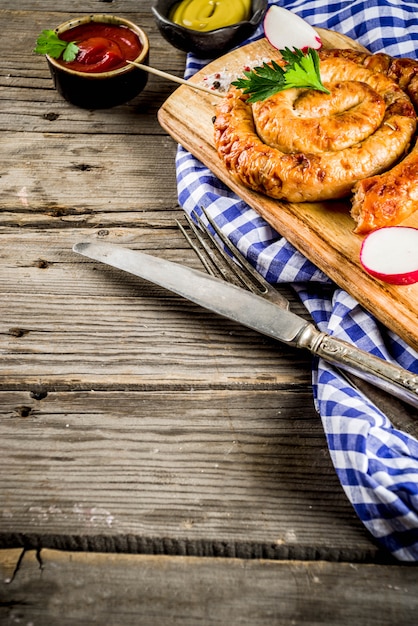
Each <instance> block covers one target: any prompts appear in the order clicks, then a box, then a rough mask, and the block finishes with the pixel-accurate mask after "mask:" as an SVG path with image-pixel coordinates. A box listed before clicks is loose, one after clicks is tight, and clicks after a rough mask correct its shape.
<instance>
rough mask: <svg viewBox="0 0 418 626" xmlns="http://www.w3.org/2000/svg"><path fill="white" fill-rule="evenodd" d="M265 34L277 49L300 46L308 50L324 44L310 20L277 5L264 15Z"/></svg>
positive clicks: (303, 50) (316, 48)
mask: <svg viewBox="0 0 418 626" xmlns="http://www.w3.org/2000/svg"><path fill="white" fill-rule="evenodd" d="M264 34H265V36H266V38H267V39H268V41H269V43H270V44H271V45H272V46H273V48H276V49H277V50H284V49H285V48H290V50H292V49H294V48H298V49H299V50H302V52H306V51H307V49H308V48H313V49H314V50H318V49H319V48H320V47H321V46H322V41H321V38H320V37H319V35H318V33H317V32H316V31H315V30H314V29H313V28H312V26H310V25H309V24H308V22H305V20H303V19H302V18H301V17H299V15H296V14H295V13H292V12H291V11H288V10H287V9H283V8H282V7H278V6H276V5H273V6H272V7H270V8H269V9H268V11H267V13H266V15H265V17H264Z"/></svg>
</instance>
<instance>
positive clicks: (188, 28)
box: [152, 0, 267, 58]
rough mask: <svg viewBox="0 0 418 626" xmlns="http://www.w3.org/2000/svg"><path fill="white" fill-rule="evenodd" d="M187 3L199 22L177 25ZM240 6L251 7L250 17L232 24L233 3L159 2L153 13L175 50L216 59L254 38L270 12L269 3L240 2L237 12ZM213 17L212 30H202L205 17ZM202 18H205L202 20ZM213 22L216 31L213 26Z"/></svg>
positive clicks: (260, 0)
mask: <svg viewBox="0 0 418 626" xmlns="http://www.w3.org/2000/svg"><path fill="white" fill-rule="evenodd" d="M185 2H186V3H187V4H188V10H190V13H191V15H192V16H193V15H194V16H195V18H196V19H190V20H184V21H176V20H175V18H174V15H175V10H176V8H177V7H178V6H179V5H180V4H182V3H185ZM240 4H247V5H248V8H247V10H246V13H243V14H242V15H239V14H235V15H236V18H235V19H232V20H230V19H229V18H230V17H231V15H233V14H232V13H231V2H218V3H216V2H212V0H155V3H154V6H153V7H152V12H153V13H154V18H155V21H156V24H157V26H158V29H159V31H160V33H161V35H162V36H163V37H164V39H166V41H168V42H169V43H170V44H171V45H172V46H174V47H175V48H178V49H179V50H183V51H184V52H192V53H193V54H195V55H196V56H197V57H200V58H215V57H219V56H220V55H222V54H225V53H226V52H228V51H229V50H231V49H232V48H234V47H235V46H237V45H239V44H240V43H242V42H243V41H244V40H245V39H247V38H248V37H250V36H251V35H252V34H253V33H254V31H255V30H256V28H257V27H258V26H259V24H260V23H261V21H262V19H263V17H264V14H265V12H266V9H267V0H251V1H247V0H236V2H235V3H234V5H235V7H234V8H236V7H239V5H240ZM194 5H196V6H194ZM210 13H212V15H210V19H209V22H208V23H209V26H207V25H206V26H204V28H205V30H201V29H200V24H199V22H200V23H201V24H204V23H205V22H206V18H205V17H204V16H207V15H209V14H210ZM218 14H220V16H219V17H220V19H218ZM200 16H203V17H202V19H200ZM223 17H224V18H225V21H224V22H223ZM231 21H232V23H231ZM211 22H212V23H213V28H212V27H211V26H210V23H211ZM223 23H225V24H226V25H223ZM206 28H209V30H206Z"/></svg>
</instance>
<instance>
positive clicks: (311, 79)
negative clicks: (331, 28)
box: [232, 48, 329, 102]
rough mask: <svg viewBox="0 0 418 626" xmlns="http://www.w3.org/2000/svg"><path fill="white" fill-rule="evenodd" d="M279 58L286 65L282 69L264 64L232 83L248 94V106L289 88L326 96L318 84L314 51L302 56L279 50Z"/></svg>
mask: <svg viewBox="0 0 418 626" xmlns="http://www.w3.org/2000/svg"><path fill="white" fill-rule="evenodd" d="M280 54H281V55H282V57H283V59H284V60H285V61H286V65H285V66H284V67H281V66H280V65H278V63H276V62H275V61H273V60H272V61H271V64H267V63H263V65H262V66H260V67H255V68H254V69H253V70H251V71H247V70H246V71H244V76H245V78H239V79H238V80H236V81H233V82H232V85H234V86H235V87H237V88H238V89H242V91H243V93H244V94H250V97H249V98H248V100H247V102H258V101H259V100H266V99H267V98H269V97H270V96H274V94H276V93H278V92H279V91H283V90H284V89H291V88H292V87H298V88H305V89H315V90H317V91H322V92H323V93H329V91H328V89H326V88H325V87H324V85H323V84H322V81H321V75H320V71H319V56H318V53H317V51H316V50H313V49H312V48H309V49H308V51H307V53H306V54H305V53H304V52H302V51H301V50H299V49H297V48H295V49H294V50H293V51H292V50H290V49H289V48H285V49H284V50H280Z"/></svg>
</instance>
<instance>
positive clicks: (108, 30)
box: [46, 15, 149, 109]
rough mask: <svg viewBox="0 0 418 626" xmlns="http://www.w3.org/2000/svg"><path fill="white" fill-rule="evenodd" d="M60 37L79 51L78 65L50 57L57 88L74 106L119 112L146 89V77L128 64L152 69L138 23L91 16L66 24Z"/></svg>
mask: <svg viewBox="0 0 418 626" xmlns="http://www.w3.org/2000/svg"><path fill="white" fill-rule="evenodd" d="M55 32H56V33H57V35H58V36H59V38H60V39H63V40H64V41H68V42H72V41H74V42H75V43H76V45H77V46H78V48H79V51H78V53H77V56H76V58H75V60H74V61H68V62H66V61H63V60H62V59H61V58H60V59H53V58H52V57H50V56H49V55H46V59H47V62H48V65H49V69H50V71H51V75H52V78H53V80H54V85H55V88H56V89H57V91H58V92H59V93H60V94H61V95H62V96H63V97H64V98H65V99H66V100H67V101H68V102H70V103H71V104H75V105H76V106H79V107H83V108H86V109H103V108H109V107H114V106H117V105H119V104H123V103H125V102H128V101H129V100H132V98H134V97H135V96H137V95H138V94H139V93H140V92H141V91H142V90H143V89H144V87H145V85H146V83H147V79H148V74H147V72H146V71H144V70H142V69H139V68H137V67H135V66H134V65H130V64H129V63H127V61H135V62H137V63H141V64H147V63H148V57H149V41H148V37H147V35H146V34H145V32H144V31H143V30H142V29H141V28H139V27H138V26H137V25H136V24H134V23H133V22H130V21H129V20H126V19H124V18H121V17H116V16H114V15H88V16H85V17H80V18H75V19H72V20H69V21H68V22H65V23H63V24H61V25H60V26H58V27H57V28H56V29H55Z"/></svg>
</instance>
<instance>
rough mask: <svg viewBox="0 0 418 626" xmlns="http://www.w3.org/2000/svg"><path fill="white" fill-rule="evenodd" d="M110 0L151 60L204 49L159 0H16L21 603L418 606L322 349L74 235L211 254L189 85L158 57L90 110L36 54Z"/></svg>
mask: <svg viewBox="0 0 418 626" xmlns="http://www.w3.org/2000/svg"><path fill="white" fill-rule="evenodd" d="M69 8H70V9H71V12H69V11H68V9H69ZM92 12H96V13H97V12H109V13H116V14H118V15H121V16H125V17H128V18H131V19H133V20H134V21H135V22H137V23H138V24H141V25H142V26H143V27H144V28H145V30H146V31H147V33H148V34H149V37H150V42H151V55H150V63H151V64H152V65H153V66H154V67H157V68H160V69H164V70H166V71H168V72H170V73H173V74H177V75H178V76H181V75H182V72H183V69H184V62H185V55H184V54H183V53H182V52H180V51H178V50H175V49H173V48H171V47H170V46H169V45H168V44H167V43H166V42H165V41H164V40H163V39H162V37H161V36H160V35H159V33H158V31H157V29H156V26H155V24H154V20H153V17H152V14H151V10H150V3H147V2H139V1H133V0H115V2H113V3H112V2H104V1H103V2H98V1H94V0H74V1H73V2H72V3H71V6H69V4H68V2H62V1H61V0H54V1H52V0H43V1H42V2H38V1H36V0H21V1H20V2H19V7H18V8H17V7H16V2H15V1H14V0H2V3H1V17H2V25H3V33H4V32H5V29H6V31H7V37H6V36H3V37H1V38H0V80H1V89H2V97H1V101H0V125H1V134H0V145H1V151H0V185H1V186H0V208H1V212H0V220H1V224H0V228H1V230H0V259H1V262H0V274H1V275H0V289H1V292H2V293H1V298H0V307H1V315H0V320H1V322H0V323H1V332H0V354H1V358H0V399H1V403H0V441H1V457H0V468H1V469H0V548H1V550H0V567H1V574H2V575H1V579H0V623H1V624H15V623H25V624H33V625H36V626H38V624H47V625H48V626H49V625H51V624H60V626H61V625H65V624H93V623H94V624H106V625H113V624H118V625H119V624H124V625H131V624H132V625H134V624H135V625H138V624H146V625H147V626H149V625H153V624H167V623H170V624H182V625H188V624H191V625H195V624H225V623H228V622H229V623H231V624H234V625H235V624H249V625H251V626H256V625H258V624H315V625H317V624H321V625H322V624H329V625H338V626H344V625H345V624H350V625H351V624H373V625H374V624H376V625H379V626H381V625H382V624H395V623H396V624H403V625H405V624H415V623H416V611H417V609H418V599H417V593H416V592H417V589H418V584H417V582H416V579H417V571H416V568H415V567H414V566H412V567H411V566H405V565H402V564H400V563H393V562H391V559H390V558H389V556H388V555H387V554H386V553H384V552H383V551H382V550H380V549H379V547H378V546H377V545H376V544H375V543H374V541H373V540H372V538H371V537H370V536H369V535H368V533H367V532H366V530H365V529H364V527H363V525H362V524H361V522H360V521H359V520H358V519H357V517H356V515H355V514H354V511H353V509H352V507H351V505H350V503H349V502H348V501H347V499H346V497H345V495H344V493H343V491H342V489H341V487H340V484H339V482H338V480H337V478H336V475H335V472H334V469H333V467H332V464H331V461H330V458H329V454H328V449H327V445H326V441H325V438H324V433H323V430H322V426H321V422H320V418H319V416H318V415H317V414H316V412H315V410H314V407H313V402H312V393H311V386H310V377H311V362H310V357H309V355H307V354H305V353H302V352H300V351H295V350H291V349H289V348H287V347H284V346H281V345H277V344H276V343H274V342H273V341H270V340H269V339H266V338H264V337H260V336H259V335H257V334H255V333H253V332H251V331H249V330H245V329H243V328H241V327H239V326H238V325H236V324H233V323H232V322H231V323H228V322H226V321H224V320H221V319H219V318H217V317H215V316H214V315H211V314H209V313H207V312H205V311H203V310H201V309H199V308H197V307H195V306H194V305H192V304H190V303H188V302H186V301H183V300H182V299H180V298H178V297H175V296H173V295H170V294H168V293H167V292H165V291H164V290H162V289H159V288H157V287H153V286H151V285H149V284H146V283H145V282H143V281H140V280H139V279H138V280H137V279H135V278H134V277H129V276H127V275H124V274H122V273H121V272H118V271H116V270H112V269H110V268H108V267H104V266H100V265H99V264H97V263H93V262H90V261H88V260H87V259H84V258H82V257H80V256H78V255H75V254H74V253H73V252H72V246H73V244H74V243H75V242H77V241H80V240H100V241H109V242H116V243H120V244H124V245H126V246H130V247H135V248H137V249H141V250H146V251H149V252H151V253H153V254H156V255H159V256H161V257H164V258H168V259H173V260H176V261H179V262H181V263H184V264H189V265H191V266H194V267H199V261H198V260H197V258H196V257H195V255H194V253H193V252H192V251H191V250H190V249H189V248H188V245H187V244H186V243H185V241H184V239H183V237H182V236H181V234H180V233H179V231H178V228H177V225H176V222H175V220H176V219H181V218H182V211H181V208H180V207H179V205H178V201H177V192H176V180H175V163H174V162H175V155H176V144H175V142H174V141H173V140H172V139H171V138H170V137H169V136H167V134H166V133H165V132H164V131H163V130H162V128H161V127H160V125H159V124H158V121H157V111H158V109H159V107H160V106H161V105H162V104H163V102H164V101H165V99H166V98H167V97H168V96H169V94H170V93H171V92H172V91H173V90H174V89H175V88H176V86H175V85H174V84H173V83H169V82H168V81H164V80H162V79H161V78H157V77H153V76H150V78H149V81H148V85H147V88H146V90H145V91H144V92H143V93H142V94H141V95H139V96H138V97H137V98H136V99H135V100H133V101H131V102H130V103H129V104H127V105H124V106H120V107H117V108H115V109H111V110H101V111H100V110H99V111H88V110H82V109H78V108H75V107H73V106H71V105H69V104H67V103H66V102H65V101H63V100H62V99H61V98H60V96H59V95H58V94H57V93H56V92H55V90H54V89H53V86H52V81H51V78H50V76H49V72H48V69H47V66H46V62H45V59H43V58H42V57H40V56H36V55H34V54H33V53H32V50H33V47H34V43H35V40H36V37H37V35H38V34H39V33H40V31H41V30H42V29H44V28H54V27H55V26H56V25H58V24H59V23H61V22H63V21H64V20H66V19H68V18H70V17H73V16H76V15H81V14H84V13H92ZM294 310H296V312H299V313H301V314H304V309H303V307H302V305H301V304H300V303H298V302H297V301H296V300H295V299H294Z"/></svg>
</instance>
